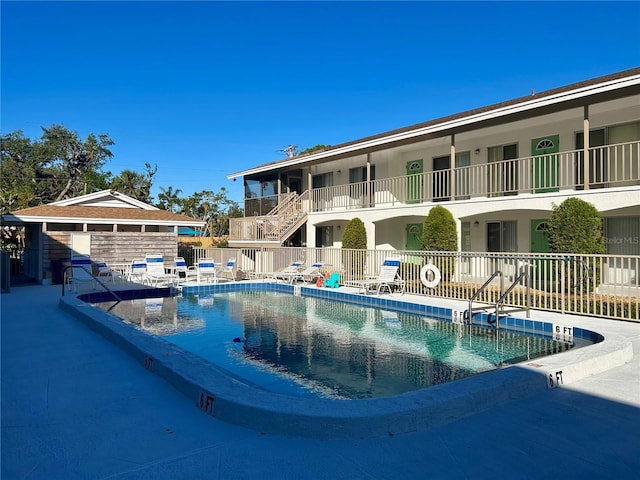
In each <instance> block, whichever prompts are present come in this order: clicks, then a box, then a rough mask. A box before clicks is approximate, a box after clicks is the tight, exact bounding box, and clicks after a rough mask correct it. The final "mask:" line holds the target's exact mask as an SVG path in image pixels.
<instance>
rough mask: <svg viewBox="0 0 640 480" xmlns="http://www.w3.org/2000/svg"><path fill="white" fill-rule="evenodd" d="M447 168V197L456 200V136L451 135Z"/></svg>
mask: <svg viewBox="0 0 640 480" xmlns="http://www.w3.org/2000/svg"><path fill="white" fill-rule="evenodd" d="M449 156H450V157H449V167H450V169H451V174H450V176H449V197H450V198H451V200H455V199H456V190H455V187H456V176H455V175H456V136H455V135H451V147H450V153H449Z"/></svg>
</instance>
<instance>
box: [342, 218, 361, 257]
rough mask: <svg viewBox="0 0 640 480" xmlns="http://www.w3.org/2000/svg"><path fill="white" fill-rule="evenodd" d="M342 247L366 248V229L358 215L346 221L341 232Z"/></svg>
mask: <svg viewBox="0 0 640 480" xmlns="http://www.w3.org/2000/svg"><path fill="white" fill-rule="evenodd" d="M342 248H353V249H361V250H366V249H367V230H366V229H365V228H364V223H363V222H362V220H360V219H359V218H358V217H356V218H354V219H353V220H351V221H350V222H349V223H347V226H346V227H344V233H343V234H342Z"/></svg>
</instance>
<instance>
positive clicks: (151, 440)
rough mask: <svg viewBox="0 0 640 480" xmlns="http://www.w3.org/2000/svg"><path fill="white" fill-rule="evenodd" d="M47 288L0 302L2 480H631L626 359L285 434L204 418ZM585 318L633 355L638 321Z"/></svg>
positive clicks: (631, 395)
mask: <svg viewBox="0 0 640 480" xmlns="http://www.w3.org/2000/svg"><path fill="white" fill-rule="evenodd" d="M59 296H60V287H59V286H49V287H44V286H21V287H14V288H12V290H11V292H10V293H6V294H2V296H1V297H0V301H1V302H2V306H1V314H2V316H1V320H0V322H1V345H0V346H1V362H2V363H1V367H2V371H1V373H2V378H1V387H2V390H1V401H2V412H1V413H2V419H1V433H2V436H1V441H2V443H1V449H2V457H1V462H2V463H1V471H0V473H1V477H2V479H3V480H4V479H27V478H28V479H58V478H60V479H112V478H113V479H144V478H149V479H154V480H158V479H221V480H227V479H229V480H231V479H252V480H260V479H269V480H271V479H349V480H353V479H380V480H381V479H422V478H424V479H430V480H431V479H440V478H442V479H493V478H503V479H504V478H508V479H518V478H522V479H526V478H534V479H537V480H540V479H556V478H561V479H573V478H576V479H578V478H580V479H585V478H588V479H598V478H602V479H605V478H606V479H610V478H618V479H632V478H633V479H635V478H638V477H639V476H640V354H636V355H635V356H634V358H633V360H632V361H631V362H630V363H628V364H626V365H624V366H621V367H617V368H614V369H612V370H608V371H606V372H604V373H601V374H598V375H595V376H593V377H589V378H586V379H583V380H580V381H577V382H575V383H572V384H571V385H569V386H567V387H566V388H562V389H553V390H548V391H546V392H544V393H542V394H539V395H535V396H533V397H529V398H527V399H525V400H519V401H517V402H513V403H509V404H507V405H503V406H501V407H499V408H495V409H493V410H489V411H484V412H481V413H478V414H475V415H473V416H469V417H466V418H463V419H461V420H457V421H455V422H452V423H449V424H447V425H444V426H441V427H435V428H432V429H429V430H427V431H424V432H419V433H412V434H405V435H396V436H389V437H384V438H375V439H352V440H344V439H341V440H313V439H300V438H288V437H282V436H274V435H267V434H261V433H260V432H257V431H253V430H248V429H243V428H241V427H237V426H233V425H230V424H226V423H223V422H221V421H219V420H216V419H213V418H209V417H207V416H206V415H204V414H203V413H202V412H201V411H200V410H199V409H198V408H196V406H195V405H193V402H192V401H190V400H189V399H187V398H186V397H184V396H183V395H182V394H180V393H178V392H177V391H176V390H174V389H173V388H172V387H171V386H170V385H168V384H167V383H165V382H164V381H163V380H162V379H160V378H158V377H157V376H155V375H153V374H152V373H150V372H148V371H147V370H145V369H144V368H143V367H142V366H141V365H140V364H139V363H137V362H135V361H133V360H132V358H131V357H129V356H128V355H127V354H126V353H124V352H123V351H122V350H120V349H118V348H117V347H115V346H114V345H112V344H110V343H109V342H108V341H106V340H105V339H104V338H103V337H101V336H100V335H98V334H96V333H95V332H93V331H92V330H90V329H89V328H87V327H86V326H85V325H83V324H82V323H80V322H79V321H77V320H76V319H74V318H73V317H71V316H70V315H68V314H66V313H65V312H63V311H62V310H60V309H59V308H58V300H59ZM545 315H549V314H545ZM585 322H586V323H587V324H592V325H602V322H606V323H607V329H608V330H613V331H615V332H616V334H618V335H623V336H625V337H627V338H629V339H631V340H632V343H633V347H634V351H635V352H636V353H638V352H640V325H637V324H630V323H622V322H612V321H605V320H597V319H587V320H585Z"/></svg>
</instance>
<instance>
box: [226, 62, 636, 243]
mask: <svg viewBox="0 0 640 480" xmlns="http://www.w3.org/2000/svg"><path fill="white" fill-rule="evenodd" d="M228 178H230V179H236V178H242V179H243V181H244V186H245V199H244V208H245V215H246V217H245V218H242V219H233V220H232V223H231V231H230V246H232V247H243V246H275V245H294V246H307V247H339V246H340V245H341V239H342V231H343V230H344V226H345V225H346V223H347V222H349V221H350V220H351V219H353V218H354V217H358V218H360V219H361V220H362V221H363V222H364V223H365V226H366V229H367V241H368V248H369V249H376V250H378V249H384V250H416V249H420V244H419V241H420V236H421V233H422V223H423V221H424V219H425V217H426V215H427V214H428V213H429V210H430V209H431V208H432V207H433V206H435V205H442V206H444V207H445V208H447V209H448V210H449V211H451V213H452V214H453V216H454V217H455V219H456V221H457V223H458V233H459V247H460V250H461V251H472V252H547V251H548V242H547V237H546V233H545V225H546V223H545V222H546V220H547V219H548V218H549V216H550V214H551V212H552V210H553V207H554V205H559V204H560V203H562V202H563V201H564V200H565V199H567V198H570V197H578V198H582V199H584V200H585V201H587V202H589V203H591V204H593V205H594V206H595V207H596V208H597V209H598V211H599V212H600V213H601V215H602V216H603V218H604V226H605V235H606V238H607V249H608V252H607V253H611V254H624V255H638V254H640V242H639V241H638V239H639V238H640V68H635V69H632V70H627V71H624V72H619V73H616V74H611V75H607V76H604V77H599V78H595V79H591V80H587V81H583V82H579V83H576V84H572V85H568V86H564V87H560V88H556V89H553V90H549V91H546V92H541V93H535V94H534V93H532V94H531V95H530V96H527V97H522V98H517V99H514V100H510V101H506V102H503V103H500V104H496V105H491V106H487V107H483V108H479V109H475V110H471V111H467V112H462V113H457V114H454V115H451V116H448V117H445V118H440V119H436V120H432V121H428V122H425V123H421V124H418V125H413V126H409V127H406V128H401V129H398V130H394V131H390V132H386V133H383V134H379V135H373V136H370V137H366V138H362V139H358V140H354V141H352V142H348V143H345V144H342V145H337V146H334V147H330V148H326V149H324V150H321V151H316V152H312V153H310V154H307V155H303V156H296V157H291V158H286V159H283V160H280V161H277V162H272V163H268V164H264V165H259V166H256V167H255V168H251V169H248V170H244V171H240V172H236V173H233V174H230V175H229V176H228Z"/></svg>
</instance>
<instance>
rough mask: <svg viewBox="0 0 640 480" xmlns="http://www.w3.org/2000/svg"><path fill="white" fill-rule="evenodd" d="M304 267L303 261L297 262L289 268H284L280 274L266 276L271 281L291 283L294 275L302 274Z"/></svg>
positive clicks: (272, 273)
mask: <svg viewBox="0 0 640 480" xmlns="http://www.w3.org/2000/svg"><path fill="white" fill-rule="evenodd" d="M302 265H304V262H303V261H302V260H298V261H296V262H293V263H292V264H291V265H289V266H288V267H285V268H283V269H282V270H280V271H279V272H270V273H267V274H265V278H267V279H271V280H287V281H289V280H290V279H291V276H292V275H296V274H299V273H300V268H302Z"/></svg>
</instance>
